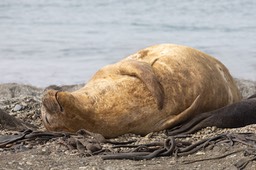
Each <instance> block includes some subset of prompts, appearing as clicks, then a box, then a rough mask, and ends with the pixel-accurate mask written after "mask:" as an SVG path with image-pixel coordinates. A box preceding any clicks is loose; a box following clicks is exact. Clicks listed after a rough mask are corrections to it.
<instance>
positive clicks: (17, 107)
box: [13, 104, 22, 112]
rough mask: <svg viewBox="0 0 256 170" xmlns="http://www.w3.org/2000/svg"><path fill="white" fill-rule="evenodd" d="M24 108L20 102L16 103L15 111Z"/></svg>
mask: <svg viewBox="0 0 256 170" xmlns="http://www.w3.org/2000/svg"><path fill="white" fill-rule="evenodd" d="M21 109H22V106H21V105H19V104H16V105H15V107H14V108H13V111H14V112H17V111H20V110H21Z"/></svg>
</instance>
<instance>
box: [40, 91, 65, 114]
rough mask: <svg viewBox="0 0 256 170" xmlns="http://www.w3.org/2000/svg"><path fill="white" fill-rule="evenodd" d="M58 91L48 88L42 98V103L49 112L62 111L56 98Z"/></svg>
mask: <svg viewBox="0 0 256 170" xmlns="http://www.w3.org/2000/svg"><path fill="white" fill-rule="evenodd" d="M58 93H59V92H58V91H56V90H48V91H47V92H46V94H45V95H44V97H43V99H42V104H43V106H44V107H45V109H46V111H47V113H49V114H55V113H60V112H63V107H62V106H61V104H60V102H59V100H58Z"/></svg>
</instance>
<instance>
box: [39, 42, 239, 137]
mask: <svg viewBox="0 0 256 170" xmlns="http://www.w3.org/2000/svg"><path fill="white" fill-rule="evenodd" d="M240 99H241V96H240V93H239V91H238V89H237V87H236V85H235V82H234V80H233V78H232V77H231V75H230V73H229V71H228V70H227V68H226V67H225V66H224V65H223V64H221V63H220V62H219V61H217V60H216V59H214V58H213V57H211V56H209V55H207V54H205V53H202V52H200V51H198V50H196V49H193V48H189V47H185V46H179V45H172V44H161V45H156V46H152V47H148V48H146V49H143V50H141V51H138V52H137V53H135V54H133V55H130V56H128V57H127V58H125V59H123V60H121V61H120V62H118V63H115V64H112V65H108V66H106V67H103V68H102V69H100V70H99V71H98V72H96V74H95V75H94V76H93V77H92V79H91V80H90V81H89V82H88V83H87V84H86V85H85V86H84V87H83V88H81V89H79V90H77V91H74V92H71V93H70V92H63V91H55V90H49V91H47V92H46V94H45V95H44V97H43V99H42V120H43V123H44V125H45V127H46V128H47V129H48V130H52V131H71V132H74V131H77V130H79V129H86V130H88V131H91V132H95V133H100V134H102V135H103V136H105V137H107V138H111V137H116V136H118V135H122V134H125V133H135V134H140V135H146V134H148V133H150V132H153V131H160V130H163V129H167V128H172V127H174V126H176V125H178V124H180V123H182V122H184V121H186V120H189V119H191V118H193V117H195V116H196V115H198V114H200V113H203V112H207V111H211V110H215V109H218V108H221V107H223V106H226V105H228V104H232V103H234V102H238V101H240Z"/></svg>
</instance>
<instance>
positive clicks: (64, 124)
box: [41, 90, 89, 132]
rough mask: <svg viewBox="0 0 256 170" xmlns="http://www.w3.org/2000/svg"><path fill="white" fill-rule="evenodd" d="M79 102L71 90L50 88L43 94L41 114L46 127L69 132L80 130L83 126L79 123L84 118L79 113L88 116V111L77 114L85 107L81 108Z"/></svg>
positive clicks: (51, 129)
mask: <svg viewBox="0 0 256 170" xmlns="http://www.w3.org/2000/svg"><path fill="white" fill-rule="evenodd" d="M79 103H80V102H79V101H77V99H76V98H75V97H74V96H73V95H72V94H71V93H69V92H63V91H57V90H48V91H47V92H46V93H45V94H44V96H43V99H42V108H41V112H42V113H41V116H42V120H43V124H44V126H45V127H46V129H47V130H50V131H69V132H75V131H77V130H79V129H80V127H81V124H80V123H79V122H81V120H80V119H84V118H81V117H79V116H78V115H84V116H86V113H83V114H77V113H78V112H80V110H84V108H83V109H80V108H81V107H83V106H81V105H80V104H79ZM74 113H76V114H74ZM88 119H89V118H88ZM71 124H72V126H71ZM84 124H86V122H84ZM83 126H84V125H83Z"/></svg>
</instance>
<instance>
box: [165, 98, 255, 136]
mask: <svg viewBox="0 0 256 170" xmlns="http://www.w3.org/2000/svg"><path fill="white" fill-rule="evenodd" d="M254 123H256V94H254V95H252V96H250V97H249V98H247V99H245V100H242V101H240V102H236V103H233V104H230V105H228V106H224V107H222V108H220V109H217V110H213V111H209V112H205V113H202V114H200V115H197V116H196V117H194V118H192V119H190V120H188V121H187V122H185V123H184V124H183V125H181V126H180V127H175V129H173V130H172V129H170V130H168V131H167V134H168V135H170V136H173V135H178V134H189V133H194V132H196V131H198V130H200V129H202V128H205V127H211V126H216V127H218V128H238V127H243V126H246V125H250V124H254Z"/></svg>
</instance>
